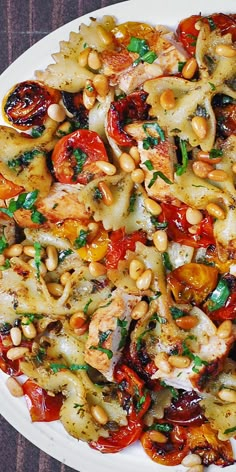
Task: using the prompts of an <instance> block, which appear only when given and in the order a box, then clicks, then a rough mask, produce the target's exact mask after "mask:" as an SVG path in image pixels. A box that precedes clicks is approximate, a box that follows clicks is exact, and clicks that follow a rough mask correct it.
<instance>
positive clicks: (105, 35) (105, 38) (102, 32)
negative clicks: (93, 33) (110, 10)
mask: <svg viewBox="0 0 236 472" xmlns="http://www.w3.org/2000/svg"><path fill="white" fill-rule="evenodd" d="M97 33H98V36H99V39H100V40H101V41H102V42H103V44H104V46H109V44H111V43H112V42H113V35H112V33H110V31H107V30H106V29H105V28H103V26H102V25H98V26H97Z"/></svg>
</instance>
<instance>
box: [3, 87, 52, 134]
mask: <svg viewBox="0 0 236 472" xmlns="http://www.w3.org/2000/svg"><path fill="white" fill-rule="evenodd" d="M59 99H60V93H59V92H58V91H57V90H54V89H51V88H50V87H47V86H45V85H43V84H41V83H40V82H36V81H33V80H27V81H25V82H21V83H19V84H17V85H15V87H13V89H12V90H10V92H9V93H8V95H7V96H6V97H5V99H4V104H3V109H4V116H5V118H6V119H7V121H9V122H10V123H11V124H12V125H14V126H15V127H16V128H18V129H21V130H26V129H28V128H31V127H32V126H41V125H42V124H43V123H44V121H45V120H46V118H47V109H48V107H49V105H51V104H52V103H57V102H58V101H59Z"/></svg>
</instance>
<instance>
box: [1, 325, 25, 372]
mask: <svg viewBox="0 0 236 472" xmlns="http://www.w3.org/2000/svg"><path fill="white" fill-rule="evenodd" d="M31 346H32V341H27V340H24V341H22V342H21V347H28V348H29V349H31ZM12 347H14V346H13V344H12V340H11V337H10V335H9V334H6V335H4V334H1V335H0V369H1V370H2V371H3V372H5V373H6V374H8V375H14V376H15V377H17V376H18V375H21V374H22V372H21V370H20V359H17V360H15V361H11V360H10V359H8V357H7V351H9V349H11V348H12Z"/></svg>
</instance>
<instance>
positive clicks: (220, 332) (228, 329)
mask: <svg viewBox="0 0 236 472" xmlns="http://www.w3.org/2000/svg"><path fill="white" fill-rule="evenodd" d="M232 329H233V324H232V321H231V320H225V321H223V323H221V325H220V326H219V327H218V329H217V336H219V338H221V339H225V338H229V337H230V336H231V334H232Z"/></svg>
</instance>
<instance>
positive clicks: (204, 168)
mask: <svg viewBox="0 0 236 472" xmlns="http://www.w3.org/2000/svg"><path fill="white" fill-rule="evenodd" d="M192 168H193V172H194V174H195V175H196V176H197V177H201V179H206V178H207V176H208V174H209V172H211V171H212V169H213V167H212V166H211V165H210V164H207V162H202V161H194V163H193V166H192Z"/></svg>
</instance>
